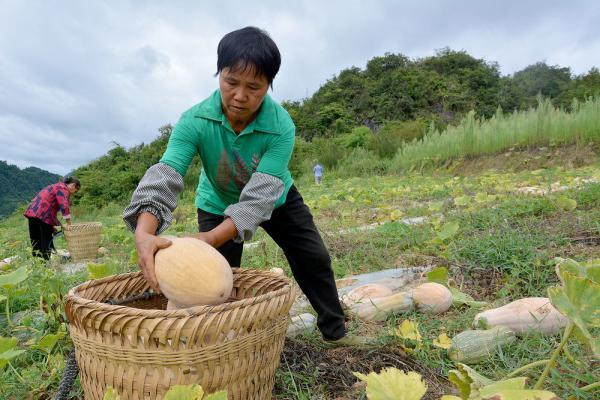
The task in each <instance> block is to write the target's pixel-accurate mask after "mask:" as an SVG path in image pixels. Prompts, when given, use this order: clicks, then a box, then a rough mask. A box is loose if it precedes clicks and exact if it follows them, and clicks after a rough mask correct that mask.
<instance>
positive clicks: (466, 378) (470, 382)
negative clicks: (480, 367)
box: [448, 363, 494, 400]
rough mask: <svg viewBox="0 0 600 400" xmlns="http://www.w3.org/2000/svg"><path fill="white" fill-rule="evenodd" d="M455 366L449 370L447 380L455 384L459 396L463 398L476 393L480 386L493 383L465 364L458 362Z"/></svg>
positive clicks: (468, 397)
mask: <svg viewBox="0 0 600 400" xmlns="http://www.w3.org/2000/svg"><path fill="white" fill-rule="evenodd" d="M456 368H457V369H452V370H450V372H449V373H448V380H449V381H450V382H452V383H453V384H454V386H456V388H457V389H458V392H459V394H460V397H462V398H463V399H465V400H467V399H470V398H471V397H472V396H475V395H477V394H478V393H479V389H481V388H482V387H484V386H487V385H490V384H492V383H494V381H492V380H491V379H488V378H486V377H485V376H483V375H480V374H479V373H477V371H475V370H474V369H473V368H471V367H469V366H467V365H465V364H461V363H458V364H456Z"/></svg>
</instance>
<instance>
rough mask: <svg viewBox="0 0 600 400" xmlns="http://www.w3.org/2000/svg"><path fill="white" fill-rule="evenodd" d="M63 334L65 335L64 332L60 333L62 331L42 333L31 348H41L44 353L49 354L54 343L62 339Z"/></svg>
mask: <svg viewBox="0 0 600 400" xmlns="http://www.w3.org/2000/svg"><path fill="white" fill-rule="evenodd" d="M64 336H65V334H64V333H62V332H61V333H57V334H47V335H44V337H42V338H41V339H40V341H39V342H38V343H37V344H35V345H34V346H33V348H34V349H39V350H42V351H43V352H44V353H46V354H50V352H51V351H52V349H53V348H54V345H55V344H56V343H57V342H58V341H59V340H60V339H62V338H63V337H64Z"/></svg>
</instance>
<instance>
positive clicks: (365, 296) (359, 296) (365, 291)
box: [342, 283, 394, 307]
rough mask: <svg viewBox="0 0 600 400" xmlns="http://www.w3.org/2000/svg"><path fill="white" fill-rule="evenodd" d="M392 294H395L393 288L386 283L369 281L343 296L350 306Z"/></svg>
mask: <svg viewBox="0 0 600 400" xmlns="http://www.w3.org/2000/svg"><path fill="white" fill-rule="evenodd" d="M392 294H394V292H392V289H390V288H389V287H387V286H385V285H381V284H379V283H368V284H366V285H361V286H358V287H356V288H354V289H352V290H350V291H349V292H348V293H347V294H346V295H345V296H343V297H342V302H343V303H344V304H345V305H346V306H348V307H350V306H352V305H353V304H356V303H364V302H369V301H371V299H376V298H379V297H386V296H391V295H392Z"/></svg>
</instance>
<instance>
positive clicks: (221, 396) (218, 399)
mask: <svg viewBox="0 0 600 400" xmlns="http://www.w3.org/2000/svg"><path fill="white" fill-rule="evenodd" d="M202 400H227V391H225V390H220V391H218V392H214V393H211V394H209V395H208V396H204V399H202Z"/></svg>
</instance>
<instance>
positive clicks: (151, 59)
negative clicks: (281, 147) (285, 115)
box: [0, 0, 600, 174]
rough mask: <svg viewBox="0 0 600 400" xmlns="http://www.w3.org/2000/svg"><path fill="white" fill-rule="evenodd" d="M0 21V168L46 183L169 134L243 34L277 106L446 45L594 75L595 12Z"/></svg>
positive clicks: (494, 8)
mask: <svg viewBox="0 0 600 400" xmlns="http://www.w3.org/2000/svg"><path fill="white" fill-rule="evenodd" d="M217 3H219V4H220V5H217ZM0 21H1V25H0V160H5V161H7V162H8V163H10V164H16V165H17V166H19V167H21V168H23V167H27V166H30V165H33V166H37V167H40V168H43V169H46V170H49V171H51V172H55V173H59V174H65V173H67V172H69V171H71V170H73V169H74V168H76V167H78V166H81V165H83V164H86V163H87V162H89V161H90V160H92V159H94V158H97V157H99V156H101V155H103V154H105V153H106V151H107V150H109V149H110V148H111V147H113V146H114V144H113V143H112V142H117V143H119V144H121V145H122V146H125V147H126V148H129V147H131V146H134V145H137V144H139V143H141V142H145V143H148V142H150V141H152V140H153V139H155V138H156V136H157V134H158V133H157V129H158V128H159V127H160V126H162V125H164V124H166V123H175V122H177V120H178V118H179V115H180V114H181V113H182V112H183V111H185V110H186V109H188V108H189V107H191V106H192V105H194V104H195V103H197V102H199V101H201V100H202V99H203V98H204V97H206V96H207V95H208V94H210V93H211V92H212V91H213V90H214V89H215V88H216V87H217V83H218V82H217V78H215V77H214V73H215V70H216V47H217V44H218V42H219V40H220V38H221V37H222V36H223V35H224V34H225V33H227V32H229V31H232V30H235V29H238V28H241V27H244V26H247V25H254V26H258V27H261V28H263V29H265V30H267V31H268V32H269V33H270V34H271V36H272V38H273V39H274V40H275V42H276V43H277V45H278V46H279V49H280V51H281V54H282V67H281V70H280V72H279V75H278V76H277V78H276V79H275V82H274V91H273V92H272V93H271V95H272V96H273V97H274V98H275V99H277V100H279V101H281V100H299V99H302V98H305V97H307V96H310V95H311V94H312V93H313V92H314V91H315V90H316V89H318V88H319V86H320V85H322V84H323V83H324V82H325V81H326V80H327V79H329V78H331V77H332V76H334V75H336V74H337V73H338V72H339V71H340V70H341V69H343V68H348V67H351V66H353V65H354V66H357V67H360V68H364V67H365V64H366V62H367V61H368V60H369V59H371V58H372V57H374V56H379V55H383V54H384V53H385V52H392V53H402V54H405V55H407V56H408V57H411V58H416V57H423V56H430V55H433V54H434V53H435V50H436V49H440V48H443V47H446V46H448V47H450V48H451V49H454V50H465V51H467V52H468V53H469V54H471V55H473V56H475V57H477V58H484V59H486V60H488V61H496V62H498V63H499V65H500V68H501V72H502V74H505V75H506V74H511V73H513V72H515V71H518V70H520V69H522V68H524V67H526V66H527V65H530V64H533V63H535V62H537V61H543V60H545V61H546V62H547V63H548V64H550V65H560V66H562V67H570V68H571V71H572V72H573V73H574V74H582V73H586V72H587V71H589V69H590V68H591V67H593V66H600V22H599V21H600V2H599V1H594V0H590V1H549V0H545V1H526V0H517V1H514V0H505V1H485V0H473V1H460V0H447V1H443V0H438V1H433V0H431V1H399V0H398V1H391V0H390V1H376V0H371V1H364V0H361V1H352V0H344V1H324V0H320V1H312V0H305V1H301V0H296V1H293V2H287V1H278V0H273V1H258V0H257V1H248V0H243V1H237V0H227V1H223V2H220V1H219V2H217V1H211V2H209V1H199V0H198V1H176V0H172V1H149V0H145V1H121V0H114V1H92V0H86V1H28V0H14V1H13V0H0Z"/></svg>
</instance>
